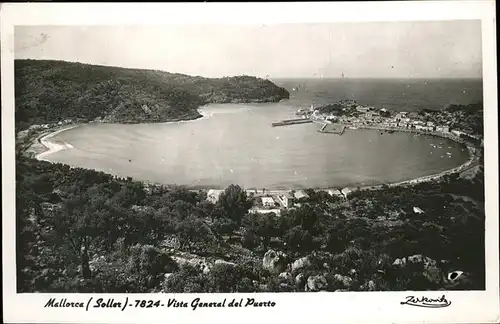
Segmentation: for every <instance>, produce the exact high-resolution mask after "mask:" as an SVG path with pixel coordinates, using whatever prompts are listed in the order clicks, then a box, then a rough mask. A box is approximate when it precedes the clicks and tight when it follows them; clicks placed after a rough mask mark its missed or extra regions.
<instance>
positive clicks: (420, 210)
mask: <svg viewBox="0 0 500 324" xmlns="http://www.w3.org/2000/svg"><path fill="white" fill-rule="evenodd" d="M413 212H414V213H415V214H423V213H425V212H424V211H423V210H422V209H421V208H419V207H413Z"/></svg>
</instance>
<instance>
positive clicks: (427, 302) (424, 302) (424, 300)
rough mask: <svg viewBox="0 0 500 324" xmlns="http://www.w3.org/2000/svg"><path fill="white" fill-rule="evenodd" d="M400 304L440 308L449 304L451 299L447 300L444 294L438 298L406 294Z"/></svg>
mask: <svg viewBox="0 0 500 324" xmlns="http://www.w3.org/2000/svg"><path fill="white" fill-rule="evenodd" d="M401 305H410V306H417V307H427V308H441V307H448V306H450V305H451V301H448V300H447V299H446V297H445V295H443V296H441V297H439V298H428V297H415V296H406V300H405V301H402V302H401Z"/></svg>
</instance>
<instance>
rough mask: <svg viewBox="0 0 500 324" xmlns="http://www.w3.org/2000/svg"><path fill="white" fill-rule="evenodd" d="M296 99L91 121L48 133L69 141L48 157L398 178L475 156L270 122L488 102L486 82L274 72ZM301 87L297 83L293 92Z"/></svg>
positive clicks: (322, 181) (314, 176) (176, 177)
mask: <svg viewBox="0 0 500 324" xmlns="http://www.w3.org/2000/svg"><path fill="white" fill-rule="evenodd" d="M273 81H274V82H275V83H276V84H278V85H279V86H283V87H285V88H286V89H288V90H289V91H290V95H291V97H290V99H289V100H283V101H281V102H279V103H265V104H211V105H207V106H204V107H202V108H201V109H200V110H201V112H202V113H203V115H204V116H205V117H204V118H201V119H198V120H194V121H186V122H178V123H161V124H135V125H131V124H128V125H119V124H90V125H84V126H80V127H77V128H73V129H70V130H68V131H64V132H61V133H58V134H56V135H55V136H53V137H52V138H51V139H50V141H53V142H55V143H59V144H63V145H62V146H64V147H68V148H67V149H64V150H61V151H58V152H55V153H53V154H50V155H48V156H45V157H44V159H47V160H49V161H53V162H61V163H66V164H69V165H71V166H80V167H85V168H92V169H96V170H100V171H105V172H108V173H111V174H116V175H119V176H131V177H133V178H134V179H136V180H147V181H152V182H158V183H163V184H179V185H188V186H194V187H204V188H224V187H226V186H228V185H229V184H231V183H235V184H239V185H242V186H243V187H245V188H247V189H250V188H268V189H285V188H286V189H289V188H309V187H314V188H328V187H344V186H361V185H372V184H380V183H387V182H398V181H403V180H408V179H413V178H417V177H421V176H425V175H430V174H434V173H438V172H441V171H444V170H448V169H451V168H453V167H456V166H458V165H460V164H462V163H464V162H465V161H466V160H467V159H468V152H467V150H466V149H465V148H464V147H463V146H462V145H460V144H457V143H455V142H453V141H451V140H447V139H442V138H436V137H432V136H414V134H410V133H398V132H395V133H393V134H388V133H383V134H381V132H378V131H374V130H349V129H347V130H346V131H345V133H344V134H343V135H342V136H339V135H336V134H323V133H319V132H317V129H319V127H320V125H318V124H301V125H292V126H284V127H271V123H272V122H275V121H278V120H282V119H288V118H296V116H295V115H294V113H295V112H296V111H297V109H299V108H309V107H310V106H311V104H313V105H315V106H319V105H323V104H328V103H331V102H333V101H338V100H341V99H354V100H356V101H357V102H358V103H360V104H364V105H370V106H374V107H378V108H386V109H390V110H395V111H417V110H420V109H422V108H427V109H436V110H438V109H443V108H444V107H445V106H446V105H448V104H468V103H473V102H477V101H481V100H482V82H481V80H375V79H373V80H368V79H363V80H353V79H334V80H330V79H313V80H311V79H286V80H285V79H280V80H273ZM293 88H295V91H294V90H293Z"/></svg>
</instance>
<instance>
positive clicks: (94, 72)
mask: <svg viewBox="0 0 500 324" xmlns="http://www.w3.org/2000/svg"><path fill="white" fill-rule="evenodd" d="M14 64H15V92H16V95H15V103H16V128H18V129H24V128H25V127H27V126H29V125H32V124H43V123H53V122H58V121H60V120H64V119H72V120H83V121H91V120H101V121H103V122H112V123H153V122H167V121H176V120H189V119H195V118H198V117H201V115H200V114H199V112H198V110H197V109H198V108H199V107H200V106H202V105H204V104H208V103H255V102H278V101H280V100H282V99H287V98H289V96H290V94H289V93H288V91H287V90H286V89H284V88H281V87H278V86H277V85H275V84H274V83H272V82H271V81H269V80H265V79H261V78H256V77H252V76H235V77H225V78H204V77H199V76H189V75H184V74H175V73H168V72H164V71H157V70H143V69H129V68H120V67H110V66H99V65H90V64H82V63H72V62H65V61H53V60H15V63H14Z"/></svg>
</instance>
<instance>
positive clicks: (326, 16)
mask: <svg viewBox="0 0 500 324" xmlns="http://www.w3.org/2000/svg"><path fill="white" fill-rule="evenodd" d="M0 10H1V40H2V43H1V44H2V48H1V50H2V52H1V55H2V56H1V72H2V75H1V82H2V83H1V86H2V87H1V89H2V166H3V168H2V179H3V180H2V214H3V215H4V216H3V218H2V225H3V226H2V228H3V229H2V234H3V242H2V243H3V244H2V249H3V291H4V295H3V303H4V304H3V306H4V307H3V308H4V321H6V322H17V323H35V322H37V323H38V322H40V323H41V322H52V323H56V322H60V323H66V322H68V323H69V322H83V323H136V322H147V323H155V322H169V323H187V322H192V321H202V322H212V321H213V322H219V323H220V322H228V323H229V322H234V321H238V322H252V323H255V322H271V321H276V320H279V321H280V322H281V321H283V322H285V321H286V322H305V321H311V322H323V321H325V322H330V321H331V322H339V323H351V322H361V321H362V322H365V321H369V322H380V323H387V322H398V323H399V322H404V323H427V322H432V323H441V322H445V323H474V322H482V323H487V322H497V321H498V320H499V298H498V296H499V295H498V291H499V290H498V288H499V278H498V274H499V272H498V260H499V254H498V215H499V213H498V182H497V181H498V180H497V179H498V138H497V134H498V125H497V114H498V112H497V81H496V71H497V67H496V52H495V48H496V47H495V45H496V43H495V42H496V35H495V34H496V32H495V19H496V18H495V3H494V2H493V1H436V2H430V1H422V2H421V1H416V2H382V3H380V2H371V3H369V2H350V3H258V4H257V3H253V4H250V3H233V4H222V3H190V4H179V3H177V4H128V3H127V4H125V3H122V4H76V3H71V4H69V3H65V4H60V3H58V4H56V3H52V4H49V3H44V4H40V3H38V4H36V3H29V4H2V5H1V7H0ZM455 19H481V20H482V30H483V32H482V35H483V42H482V44H483V51H482V52H483V88H484V105H485V106H484V111H485V147H486V149H485V183H486V225H485V226H486V265H487V266H486V268H487V271H486V287H487V289H486V291H479V292H476V291H474V292H447V291H436V292H426V293H425V294H424V295H425V296H428V297H440V296H441V295H443V294H444V295H446V298H447V299H448V300H450V301H451V302H452V304H451V305H450V306H449V307H446V308H441V309H425V308H424V309H421V308H418V307H408V306H406V305H400V302H401V301H403V300H405V297H406V296H408V295H415V296H422V294H423V293H422V292H415V293H412V292H352V293H300V294H295V293H294V294H291V293H279V294H276V293H274V294H273V293H259V294H240V293H238V294H127V295H125V294H117V295H113V294H102V295H99V294H18V293H17V292H16V285H15V282H16V281H15V278H16V273H15V217H14V215H15V213H14V212H15V210H14V208H15V207H14V206H15V203H14V202H15V172H14V166H15V161H14V108H13V107H14V89H13V85H14V76H13V72H14V69H13V57H14V55H13V49H14V38H13V37H14V33H13V31H14V28H13V26H14V25H119V24H128V25H134V24H149V25H155V24H177V23H196V24H201V23H219V24H221V23H223V24H255V23H257V24H278V23H304V22H318V23H319V22H334V21H335V22H341V21H344V22H345V21H352V22H361V21H395V20H397V21H411V20H419V21H423V20H426V21H427V20H455ZM126 296H128V297H129V298H132V299H151V300H158V299H161V300H162V301H163V302H165V303H166V301H167V299H168V298H177V299H182V300H186V301H191V300H192V299H194V298H196V297H199V298H201V299H202V300H207V301H209V300H210V301H219V300H223V299H224V298H227V299H228V300H232V299H233V298H236V299H239V298H244V299H246V298H247V297H249V298H255V299H256V300H259V301H268V300H272V301H274V302H275V303H276V306H275V307H273V308H254V307H249V308H220V309H218V308H212V309H199V310H196V311H192V310H191V309H189V308H188V309H180V308H151V309H139V308H138V309H133V310H131V309H127V310H125V311H118V310H116V309H98V310H94V311H88V312H86V311H82V310H77V309H55V308H43V305H44V304H45V303H46V302H47V300H48V299H49V298H50V297H55V298H61V297H66V298H68V299H69V300H74V301H84V302H86V301H87V300H88V298H89V297H93V298H100V297H102V298H108V297H110V298H115V299H116V300H122V299H124V298H125V297H126Z"/></svg>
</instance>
